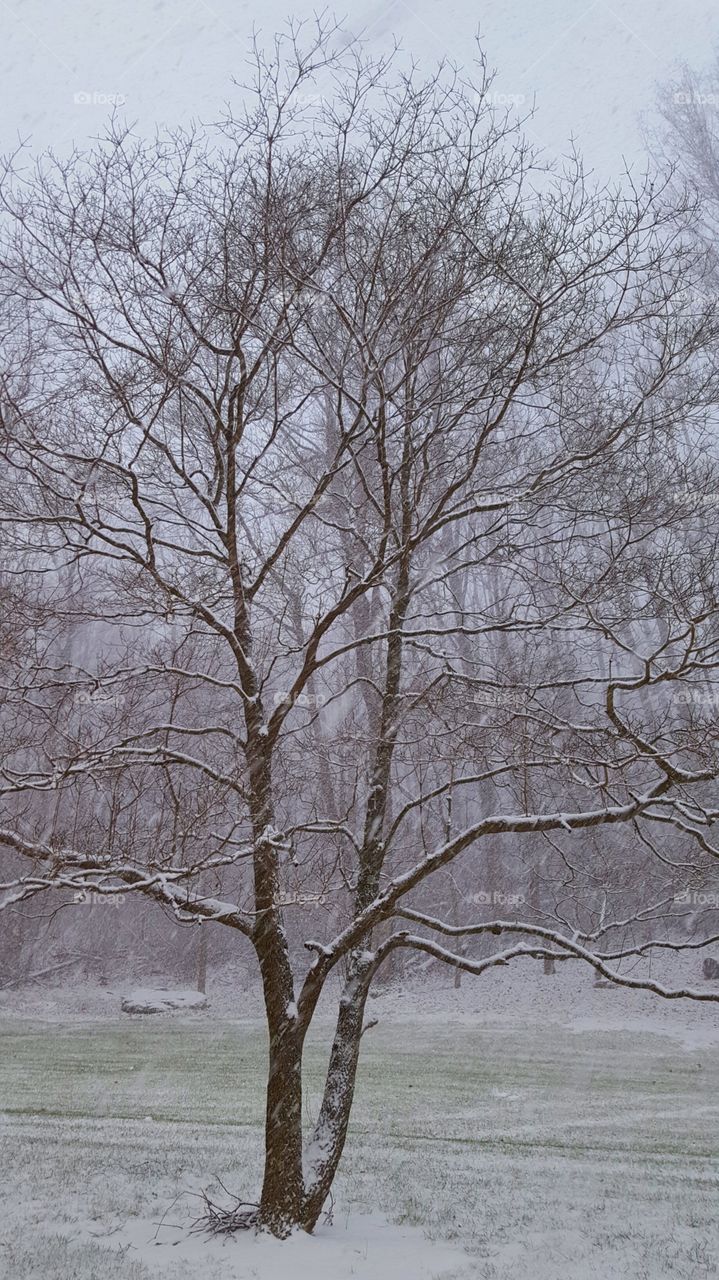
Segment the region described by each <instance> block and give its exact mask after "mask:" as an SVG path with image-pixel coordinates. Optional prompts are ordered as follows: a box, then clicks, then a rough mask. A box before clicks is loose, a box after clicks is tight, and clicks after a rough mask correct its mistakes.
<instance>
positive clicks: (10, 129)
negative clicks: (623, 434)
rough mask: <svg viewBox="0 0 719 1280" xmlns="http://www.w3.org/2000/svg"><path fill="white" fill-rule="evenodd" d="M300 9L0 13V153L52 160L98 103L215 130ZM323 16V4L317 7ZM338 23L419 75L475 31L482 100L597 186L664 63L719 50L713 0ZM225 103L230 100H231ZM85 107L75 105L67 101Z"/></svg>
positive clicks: (424, 11) (534, 4)
mask: <svg viewBox="0 0 719 1280" xmlns="http://www.w3.org/2000/svg"><path fill="white" fill-rule="evenodd" d="M315 7H317V6H315V5H313V4H312V3H311V0H295V3H294V4H293V5H292V6H291V7H288V6H287V4H286V0H264V3H262V4H260V3H258V2H257V0H252V2H250V0H123V2H122V3H121V4H118V3H116V2H115V0H113V2H111V0H0V17H1V18H2V47H1V50H0V68H1V73H2V79H1V83H2V97H3V111H2V114H1V117H0V118H1V120H2V127H1V130H0V148H1V149H2V150H7V149H8V148H9V147H11V146H13V145H14V143H15V142H16V140H17V137H18V134H20V135H21V136H22V137H24V138H26V137H30V138H31V140H32V141H33V143H34V145H35V146H37V147H44V146H47V145H49V144H53V145H54V146H56V147H57V148H58V149H59V150H65V149H66V148H67V147H68V146H69V145H70V144H71V143H72V142H73V141H76V142H80V143H81V142H83V141H84V140H85V139H86V138H87V137H88V136H89V135H92V134H93V133H95V132H97V131H98V129H99V128H100V126H101V124H102V120H103V117H104V116H105V115H106V114H107V111H108V105H107V100H108V98H109V97H110V96H111V95H114V94H121V95H122V96H123V97H124V99H125V106H124V108H123V110H124V111H125V112H126V114H127V116H128V117H129V118H130V119H132V120H138V121H139V123H140V125H141V126H142V127H143V128H148V127H150V126H151V125H152V124H154V123H155V122H160V123H167V124H172V123H176V122H178V121H181V120H187V119H188V117H190V116H195V117H197V118H200V119H212V118H215V117H216V116H217V114H218V111H219V109H220V108H221V106H222V104H223V102H224V101H225V100H226V99H227V98H228V97H230V96H231V95H232V93H233V87H232V84H231V77H232V75H233V74H234V75H236V76H239V77H241V75H242V63H243V59H244V57H245V54H246V50H247V41H248V38H249V35H250V33H251V30H252V26H253V23H255V24H257V25H258V26H259V27H260V28H261V29H262V30H263V31H264V32H266V33H267V35H268V36H270V35H271V34H272V33H273V32H274V30H275V29H277V28H279V27H280V26H281V25H282V23H283V21H284V19H285V18H286V17H287V16H288V15H289V14H294V15H296V16H310V15H311V14H312V12H313V10H314V8H315ZM319 7H321V0H320V5H319ZM335 12H336V13H337V14H338V15H343V14H345V15H346V26H347V29H348V30H349V31H350V32H351V33H352V34H354V35H359V34H360V33H361V32H362V31H364V32H365V34H366V37H367V39H368V41H369V43H370V45H371V47H372V48H373V50H374V51H378V50H380V49H382V48H386V47H387V46H388V44H389V42H390V40H391V37H392V36H393V35H397V36H398V37H400V38H401V40H402V43H403V46H404V47H405V49H406V50H407V51H408V53H411V54H413V55H415V56H416V57H417V58H418V59H419V60H420V62H421V63H422V64H423V65H429V63H430V62H431V60H432V59H436V58H437V57H439V56H441V55H443V54H448V55H449V56H451V57H453V58H454V59H455V60H458V61H460V62H466V61H467V59H468V58H469V57H470V56H471V53H472V36H473V33H474V31H475V30H476V29H477V27H478V26H480V28H481V31H482V33H483V42H484V46H485V49H486V52H487V56H488V58H489V61H490V63H491V64H492V65H493V66H495V67H496V68H497V69H498V73H499V74H498V78H497V81H496V82H495V90H496V91H497V92H498V93H502V94H512V95H517V96H519V97H523V98H524V99H525V100H526V103H525V105H527V104H529V103H530V102H531V101H532V100H533V99H534V98H535V95H536V105H537V108H538V114H537V117H536V119H535V121H534V123H533V126H532V128H533V133H534V136H535V139H536V140H537V141H539V142H541V143H542V144H543V145H544V146H545V147H547V148H549V149H550V150H551V151H554V152H559V153H562V152H563V151H565V150H566V147H567V143H568V140H569V138H570V135H573V136H574V137H575V139H576V140H577V143H578V145H579V147H580V149H581V150H582V152H583V153H584V155H585V157H586V160H587V162H588V163H589V164H590V165H591V166H594V168H595V170H596V172H597V176H599V177H602V178H606V177H610V176H612V175H616V176H618V175H619V173H620V171H621V170H622V168H623V158H626V160H627V161H629V162H630V163H636V162H637V161H639V163H640V164H641V155H642V149H641V140H640V131H639V121H638V118H639V115H640V113H641V112H642V111H651V110H652V106H653V102H654V93H655V85H656V84H657V82H661V81H662V80H663V79H665V78H666V76H667V74H668V73H669V72H670V70H671V68H672V65H673V64H674V63H675V62H676V61H677V60H682V59H685V60H687V61H689V62H691V63H693V64H694V65H696V66H698V67H700V66H702V65H704V64H705V63H706V62H707V61H708V60H709V59H710V58H711V56H712V53H713V50H714V49H716V48H717V47H719V4H717V0H611V3H606V2H605V0H595V2H594V3H587V2H586V0H577V2H574V3H572V2H570V0H523V2H522V3H516V2H514V3H513V2H512V0H486V2H485V3H481V4H475V3H473V0H449V2H448V3H447V2H445V0H356V2H355V3H350V4H349V5H347V6H345V7H344V8H343V7H341V6H340V5H337V7H336V8H335ZM234 92H236V91H234ZM77 94H80V95H83V94H84V95H86V96H89V97H90V99H91V101H90V102H83V101H80V102H76V101H75V95H77Z"/></svg>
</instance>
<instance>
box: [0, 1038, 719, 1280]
mask: <svg viewBox="0 0 719 1280" xmlns="http://www.w3.org/2000/svg"><path fill="white" fill-rule="evenodd" d="M324 1051H325V1050H324V1045H323V1044H322V1043H321V1039H320V1040H317V1039H316V1040H314V1041H312V1042H311V1043H310V1045H309V1047H308V1053H307V1084H308V1088H307V1103H306V1106H307V1119H308V1122H309V1121H310V1120H311V1119H312V1116H313V1114H314V1112H315V1111H316V1108H317V1105H318V1096H319V1093H318V1091H319V1083H320V1079H321V1067H322V1062H323V1059H324ZM264 1057H265V1041H264V1035H263V1032H262V1029H261V1028H260V1027H259V1026H258V1025H256V1024H252V1023H250V1024H240V1023H238V1022H217V1021H213V1020H210V1018H206V1017H204V1016H203V1015H200V1017H198V1018H197V1019H196V1020H194V1021H187V1020H183V1021H182V1022H179V1023H178V1022H175V1021H173V1020H172V1019H170V1018H160V1019H156V1020H152V1021H151V1022H145V1021H142V1020H141V1019H125V1020H124V1021H123V1022H119V1021H118V1022H117V1023H108V1022H103V1023H98V1024H86V1023H84V1024H78V1025H76V1026H70V1025H68V1026H63V1025H58V1024H47V1025H41V1024H28V1023H27V1022H20V1021H12V1020H9V1019H4V1020H3V1021H2V1022H0V1107H1V1109H2V1113H3V1115H2V1127H1V1129H0V1153H1V1156H2V1170H3V1185H4V1192H5V1194H4V1196H3V1210H2V1223H1V1225H0V1241H1V1242H2V1243H0V1275H1V1276H2V1277H3V1280H36V1277H37V1280H75V1278H76V1277H77V1280H148V1277H150V1276H152V1277H153V1280H154V1277H156V1276H162V1277H163V1280H164V1277H168V1280H169V1278H170V1277H172V1278H173V1280H174V1278H175V1277H177V1278H178V1280H179V1278H182V1280H185V1278H187V1280H190V1277H191V1276H192V1277H193V1278H194V1277H198V1280H204V1278H205V1276H206V1277H207V1278H208V1280H215V1277H217V1280H225V1277H227V1280H229V1278H230V1277H233V1278H234V1277H241V1276H245V1275H247V1276H250V1275H259V1276H261V1275H262V1272H261V1271H256V1270H252V1269H251V1268H250V1269H246V1268H245V1267H244V1266H243V1261H242V1259H243V1254H242V1250H243V1242H242V1239H241V1238H239V1239H238V1240H236V1241H233V1242H232V1248H231V1249H230V1250H225V1252H224V1253H223V1254H222V1256H221V1257H220V1256H219V1255H217V1254H216V1253H208V1255H207V1262H206V1264H205V1263H201V1270H198V1264H197V1261H194V1262H192V1263H190V1262H188V1261H187V1260H186V1259H184V1260H183V1256H182V1250H179V1251H178V1253H177V1255H176V1257H170V1258H169V1260H168V1254H167V1251H164V1252H163V1251H158V1257H157V1260H155V1259H154V1258H150V1260H149V1261H148V1257H147V1252H146V1251H144V1252H142V1251H139V1250H137V1249H135V1248H134V1247H133V1246H132V1243H131V1242H128V1241H129V1237H128V1236H127V1225H128V1222H129V1223H130V1224H131V1223H132V1220H133V1219H134V1218H136V1217H137V1218H140V1219H142V1220H143V1222H144V1221H146V1220H148V1219H149V1220H152V1221H154V1222H159V1221H160V1219H161V1218H162V1215H163V1214H166V1217H165V1222H166V1223H178V1224H187V1223H189V1221H190V1220H191V1219H192V1217H193V1216H195V1214H196V1212H197V1211H198V1207H199V1202H197V1201H196V1200H195V1199H193V1196H192V1195H191V1194H184V1195H181V1198H180V1199H179V1200H177V1202H176V1203H173V1202H175V1200H176V1197H178V1194H180V1193H192V1192H196V1191H198V1190H199V1189H200V1188H201V1187H203V1186H207V1185H209V1184H212V1183H213V1182H214V1181H215V1179H217V1178H219V1179H221V1180H222V1182H223V1183H224V1184H225V1185H226V1186H227V1187H229V1188H231V1189H232V1190H233V1191H236V1192H237V1193H238V1194H241V1195H243V1196H245V1197H246V1198H248V1199H254V1198H255V1196H256V1192H257V1185H258V1181H257V1180H258V1175H259V1171H260V1167H261V1166H260V1157H261V1127H260V1126H261V1118H262V1110H263V1097H262V1079H263V1069H264ZM718 1147H719V1055H718V1053H717V1049H716V1047H713V1048H712V1047H705V1048H703V1049H701V1050H693V1051H689V1050H686V1049H683V1048H681V1047H680V1046H678V1045H677V1044H676V1043H675V1042H674V1041H672V1040H670V1039H669V1038H666V1037H663V1036H658V1035H649V1034H641V1035H639V1034H637V1033H636V1032H618V1031H612V1032H609V1031H593V1032H585V1033H582V1034H581V1035H579V1034H576V1033H574V1034H573V1033H572V1032H570V1031H568V1030H565V1029H562V1028H561V1027H558V1026H552V1027H547V1028H542V1029H539V1028H537V1027H536V1026H534V1027H528V1028H521V1027H516V1028H512V1029H508V1028H507V1026H506V1025H503V1026H497V1027H492V1026H488V1025H486V1024H484V1025H482V1026H477V1027H473V1026H472V1025H471V1024H470V1025H466V1024H462V1025H459V1026H457V1025H452V1024H450V1023H447V1024H443V1023H442V1022H441V1021H437V1020H436V1019H433V1020H431V1021H427V1022H422V1021H421V1020H419V1019H418V1020H416V1021H411V1020H403V1021H402V1023H401V1024H399V1025H395V1026H391V1025H387V1024H384V1023H383V1024H382V1025H380V1026H378V1027H375V1028H373V1029H372V1030H371V1031H369V1032H368V1033H367V1035H366V1037H365V1050H364V1055H363V1061H362V1068H361V1073H360V1080H359V1087H358V1096H357V1101H356V1107H355V1112H354V1117H353V1125H352V1130H351V1135H350V1139H349V1142H348V1149H347V1152H346V1155H345V1160H344V1165H343V1168H342V1172H341V1176H340V1178H339V1180H338V1185H337V1188H336V1207H335V1220H336V1221H337V1222H338V1223H339V1222H340V1221H341V1220H342V1218H343V1215H346V1214H347V1213H348V1212H351V1213H357V1214H365V1213H370V1212H378V1213H381V1214H382V1215H383V1217H384V1218H386V1219H389V1220H390V1221H391V1222H394V1223H397V1224H411V1225H413V1226H415V1227H421V1228H422V1230H423V1231H424V1232H425V1233H426V1235H427V1236H428V1237H429V1238H430V1239H431V1240H438V1241H449V1242H452V1243H453V1244H454V1245H455V1246H457V1247H459V1248H465V1249H467V1250H468V1251H469V1255H470V1256H469V1257H468V1259H467V1263H468V1269H467V1270H465V1271H464V1272H463V1274H466V1275H468V1276H472V1277H476V1280H525V1278H526V1280H530V1277H531V1278H532V1280H559V1278H560V1277H565V1276H568V1275H571V1276H572V1277H582V1280H584V1277H597V1280H614V1277H617V1280H619V1277H621V1278H622V1280H662V1278H663V1277H672V1280H683V1278H684V1277H686V1280H701V1277H705V1276H707V1277H712V1276H719V1224H718V1219H719V1213H718V1209H719V1161H718V1160H717V1149H718ZM123 1230H125V1234H124V1235H123ZM145 1234H146V1236H147V1231H146V1232H145ZM93 1237H95V1238H94V1239H93ZM194 1247H195V1248H201V1247H202V1245H201V1242H199V1241H198V1242H197V1243H196V1245H195V1246H194ZM280 1247H281V1246H280ZM160 1253H161V1256H160ZM200 1256H201V1255H200ZM460 1270H461V1269H460ZM460 1270H455V1271H454V1272H450V1273H447V1272H446V1271H445V1272H441V1274H443V1275H448V1274H455V1275H459V1274H460ZM273 1274H274V1273H273ZM358 1274H359V1272H358ZM362 1274H364V1272H362ZM438 1274H439V1273H438ZM378 1280H384V1278H383V1277H378Z"/></svg>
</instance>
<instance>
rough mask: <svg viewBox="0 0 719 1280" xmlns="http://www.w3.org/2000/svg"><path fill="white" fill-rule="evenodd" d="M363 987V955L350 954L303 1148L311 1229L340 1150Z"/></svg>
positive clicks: (349, 1103)
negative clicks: (315, 1114)
mask: <svg viewBox="0 0 719 1280" xmlns="http://www.w3.org/2000/svg"><path fill="white" fill-rule="evenodd" d="M368 990H369V982H368V981H367V962H366V961H365V959H364V957H363V956H362V955H359V956H353V957H352V959H351V962H350V976H349V978H348V981H347V983H346V984H345V988H344V990H343V992H342V996H341V998H340V1008H339V1013H338V1015H337V1026H336V1029H335V1036H334V1040H333V1042H332V1051H331V1053H330V1061H329V1067H328V1069H327V1080H326V1083H325V1091H324V1097H323V1099H322V1106H321V1108H320V1114H319V1118H318V1120H317V1124H316V1126H315V1129H314V1133H313V1136H312V1141H311V1142H310V1145H309V1147H308V1150H307V1153H306V1154H307V1158H306V1165H307V1170H306V1172H307V1193H306V1197H305V1205H304V1224H303V1225H304V1227H305V1230H306V1231H313V1230H314V1228H315V1226H316V1225H317V1220H318V1218H319V1216H320V1214H321V1212H322V1206H323V1205H324V1202H325V1200H326V1199H327V1196H328V1195H329V1192H330V1189H331V1187H332V1183H333V1182H334V1177H335V1174H336V1172H337V1166H338V1165H339V1162H340V1159H341V1158H342V1152H343V1151H344V1145H345V1140H346V1138H347V1126H348V1124H349V1118H350V1112H351V1110H352V1102H353V1099H354V1091H355V1081H356V1078H357V1063H358V1061H359V1053H360V1041H361V1039H362V1026H363V1023H364V1011H365V1005H366V1003H367V993H368Z"/></svg>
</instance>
